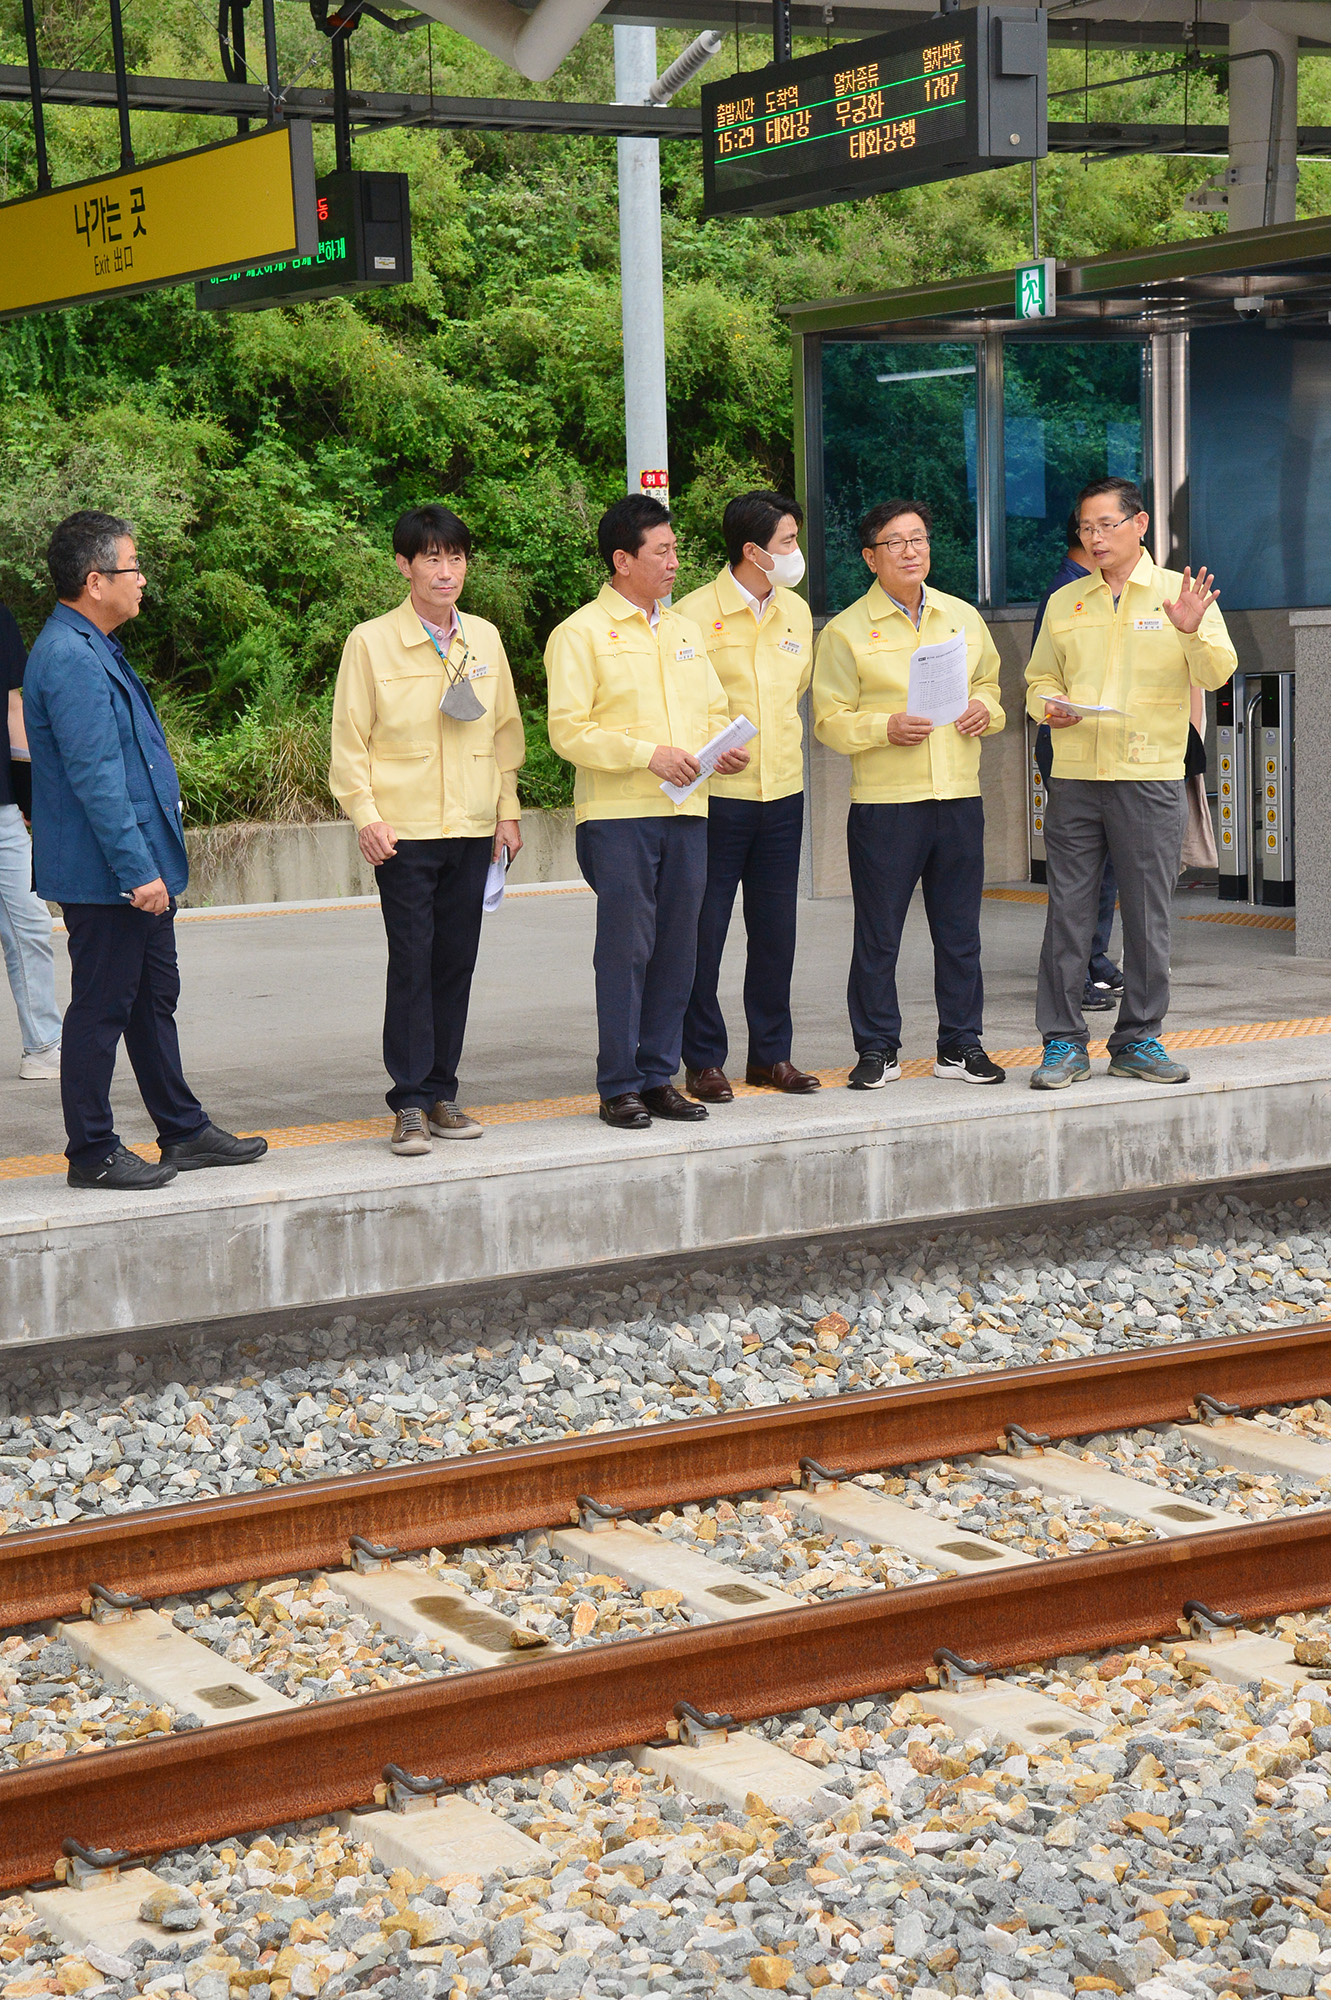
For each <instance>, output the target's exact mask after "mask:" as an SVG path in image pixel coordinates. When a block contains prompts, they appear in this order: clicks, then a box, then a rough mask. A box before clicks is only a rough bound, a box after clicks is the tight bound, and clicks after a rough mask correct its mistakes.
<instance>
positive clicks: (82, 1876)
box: [60, 1836, 130, 1889]
mask: <svg viewBox="0 0 1331 2000" xmlns="http://www.w3.org/2000/svg"><path fill="white" fill-rule="evenodd" d="M60 1852H61V1853H62V1854H63V1855H64V1856H65V1885H66V1887H67V1888H70V1889H100V1888H101V1887H102V1885H103V1884H104V1883H107V1882H114V1881H115V1880H116V1879H117V1877H118V1876H119V1874H120V1870H121V1868H122V1867H123V1865H124V1864H125V1862H126V1861H128V1860H129V1858H130V1857H129V1852H128V1850H127V1849H121V1848H116V1847H85V1846H84V1845H83V1842H82V1841H81V1840H75V1839H74V1838H73V1837H72V1836H71V1837H70V1838H69V1839H68V1840H64V1841H62V1842H61V1844H60Z"/></svg>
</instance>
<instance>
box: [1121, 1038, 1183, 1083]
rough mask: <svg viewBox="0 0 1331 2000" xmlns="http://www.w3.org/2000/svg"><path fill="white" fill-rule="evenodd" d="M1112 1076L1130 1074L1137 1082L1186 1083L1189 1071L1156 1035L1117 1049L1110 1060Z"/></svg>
mask: <svg viewBox="0 0 1331 2000" xmlns="http://www.w3.org/2000/svg"><path fill="white" fill-rule="evenodd" d="M1109 1074H1110V1075H1111V1076H1130V1077H1132V1078H1133V1079H1134V1081H1136V1082H1137V1083H1186V1082H1187V1081H1188V1071H1187V1070H1186V1069H1185V1068H1184V1066H1183V1064H1182V1063H1180V1062H1173V1061H1172V1060H1171V1059H1170V1057H1169V1056H1168V1055H1167V1054H1166V1053H1165V1047H1164V1044H1163V1043H1162V1042H1158V1041H1156V1039H1155V1037H1154V1036H1151V1037H1149V1038H1148V1039H1147V1040H1146V1041H1143V1042H1128V1043H1126V1044H1125V1046H1124V1047H1123V1048H1121V1049H1115V1051H1114V1053H1113V1055H1112V1057H1111V1058H1110V1062H1109Z"/></svg>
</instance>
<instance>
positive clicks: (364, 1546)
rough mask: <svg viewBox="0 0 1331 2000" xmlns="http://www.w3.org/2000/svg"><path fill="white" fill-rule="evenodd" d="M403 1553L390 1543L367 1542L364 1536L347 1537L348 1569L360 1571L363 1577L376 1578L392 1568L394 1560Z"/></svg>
mask: <svg viewBox="0 0 1331 2000" xmlns="http://www.w3.org/2000/svg"><path fill="white" fill-rule="evenodd" d="M401 1553H402V1551H401V1549H395V1548H394V1547H393V1546H392V1544H391V1543H390V1542H371V1541H367V1540H366V1538H365V1536H364V1535H348V1536H347V1550H346V1563H347V1568H348V1569H354V1570H358V1571H359V1572H360V1574H361V1575H362V1576H375V1575H377V1574H378V1573H379V1572H380V1571H381V1570H386V1569H389V1568H391V1567H392V1564H393V1560H394V1558H395V1557H396V1556H400V1555H401Z"/></svg>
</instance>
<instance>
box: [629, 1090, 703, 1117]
mask: <svg viewBox="0 0 1331 2000" xmlns="http://www.w3.org/2000/svg"><path fill="white" fill-rule="evenodd" d="M642 1101H643V1103H644V1104H645V1105H646V1106H647V1109H648V1110H649V1111H650V1112H651V1114H652V1116H653V1118H705V1117H706V1116H707V1106H706V1105H705V1104H694V1103H693V1102H692V1100H691V1099H690V1098H687V1097H685V1095H684V1093H683V1092H682V1091H680V1090H676V1089H675V1086H674V1084H673V1083H655V1084H653V1085H652V1087H651V1089H650V1090H644V1091H643V1093H642Z"/></svg>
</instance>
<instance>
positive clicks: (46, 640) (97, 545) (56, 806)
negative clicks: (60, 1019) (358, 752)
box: [23, 513, 268, 1190]
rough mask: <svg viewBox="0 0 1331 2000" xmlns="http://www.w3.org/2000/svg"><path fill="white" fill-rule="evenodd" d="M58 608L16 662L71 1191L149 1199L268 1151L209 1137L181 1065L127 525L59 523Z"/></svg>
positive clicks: (54, 562) (105, 519) (185, 873)
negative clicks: (150, 1136) (62, 1004)
mask: <svg viewBox="0 0 1331 2000" xmlns="http://www.w3.org/2000/svg"><path fill="white" fill-rule="evenodd" d="M46 562H47V567H48V569H49V570H50V572H51V581H52V582H53V583H54V585H55V592H56V596H57V598H58V599H59V600H60V601H59V603H58V604H57V605H56V608H55V610H54V611H53V612H52V613H51V616H50V617H49V618H48V619H47V621H46V624H45V626H44V627H43V629H42V631H41V633H40V635H39V636H38V639H37V643H36V645H35V646H34V647H33V649H32V653H31V655H30V656H29V659H28V667H27V673H26V676H25V679H24V687H23V692H24V718H25V721H26V723H27V731H28V747H29V750H30V752H31V756H32V836H33V869H34V875H35V879H36V888H37V893H38V895H40V896H44V897H46V898H47V900H48V901H50V902H56V903H59V904H60V905H61V907H62V908H63V910H64V916H65V927H66V930H67V931H68V933H69V962H70V973H71V997H70V1002H69V1007H68V1010H67V1011H66V1014H65V1026H64V1039H63V1044H62V1050H61V1061H60V1096H61V1101H62V1104H63V1107H64V1113H65V1130H66V1132H67V1134H68V1138H69V1143H68V1145H67V1146H66V1148H65V1152H66V1155H67V1157H68V1159H69V1185H70V1186H71V1187H80V1188H83V1187H86V1188H91V1187H98V1188H115V1189H119V1190H125V1189H135V1190H136V1189H144V1188H155V1187H161V1186H162V1185H163V1183H164V1182H166V1181H170V1180H174V1179H175V1177H176V1174H177V1172H178V1171H180V1170H181V1169H183V1168H194V1167H233V1166H243V1165H245V1164H246V1163H248V1162H249V1161H251V1160H257V1159H258V1158H259V1157H260V1156H261V1155H262V1154H263V1153H266V1152H267V1150H268V1142H267V1140H265V1139H260V1138H253V1139H237V1138H233V1137H232V1135H231V1134H230V1133H229V1132H223V1131H220V1130H219V1129H218V1127H217V1126H216V1125H213V1124H212V1123H211V1122H210V1121H209V1118H208V1115H207V1113H206V1112H205V1111H204V1109H203V1107H202V1105H201V1104H200V1103H199V1100H198V1099H197V1097H195V1095H194V1093H193V1091H192V1090H191V1089H190V1087H189V1085H188V1084H187V1083H186V1081H185V1078H184V1074H183V1072H182V1070H181V1066H180V1044H179V1041H178V1040H177V1037H176V1021H175V1012H176V1001H177V1000H178V999H179V997H180V973H179V970H178V968H177V965H176V939H175V924H174V918H175V908H176V903H175V899H176V897H177V896H178V895H179V894H180V893H181V892H182V890H183V889H184V887H185V884H186V882H187V881H188V879H189V864H188V861H187V859H186V855H185V835H184V831H183V828H182V825H181V817H180V781H179V779H178V778H177V777H176V771H175V766H174V764H173V763H172V762H171V756H170V752H169V751H168V750H167V747H166V737H165V736H164V735H163V733H162V725H161V723H160V721H159V720H158V717H157V711H156V709H155V708H154V707H153V705H152V701H151V699H150V698H149V695H148V691H147V689H146V688H145V687H144V685H143V683H142V681H141V680H140V679H139V677H138V675H137V674H136V673H135V671H134V669H133V667H131V665H130V664H129V661H128V660H127V659H126V658H125V655H124V653H123V652H122V651H121V648H120V645H119V642H118V641H117V640H116V638H115V637H114V634H115V632H116V631H117V630H118V628H119V627H120V626H121V625H124V624H125V623H126V622H127V621H128V620H129V619H131V618H137V617H138V615H139V600H140V599H141V598H142V596H143V581H144V580H143V572H142V571H141V570H140V569H139V567H138V557H137V554H136V552H135V548H134V540H133V534H132V531H131V528H130V524H129V522H128V521H121V520H117V519H116V517H115V516H114V515H112V514H99V513H81V514H71V515H70V516H69V517H68V519H67V520H64V521H62V522H61V523H60V525H59V527H58V528H57V529H56V531H55V533H54V534H53V535H52V537H51V541H50V546H49V547H48V549H47V551H46ZM122 1038H123V1040H124V1043H125V1048H126V1051H127V1053H128V1055H129V1059H130V1063H131V1065H132V1066H133V1070H134V1076H135V1079H136V1081H137V1083H138V1086H139V1091H140V1094H141V1096H142V1098H143V1101H144V1104H145V1105H146V1106H147V1108H148V1113H149V1116H150V1117H151V1118H152V1120H153V1123H154V1124H155V1125H156V1127H157V1143H158V1148H159V1151H160V1153H161V1164H160V1165H159V1166H154V1165H153V1164H152V1162H151V1161H148V1160H141V1159H140V1158H139V1157H138V1155H137V1154H135V1153H131V1152H129V1151H128V1150H127V1149H126V1148H125V1147H124V1146H122V1145H121V1143H120V1140H119V1139H118V1138H117V1136H116V1131H115V1126H114V1124H113V1122H112V1118H111V1077H112V1073H113V1072H114V1070H115V1062H116V1050H117V1048H118V1046H119V1044H120V1042H121V1039H122Z"/></svg>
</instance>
